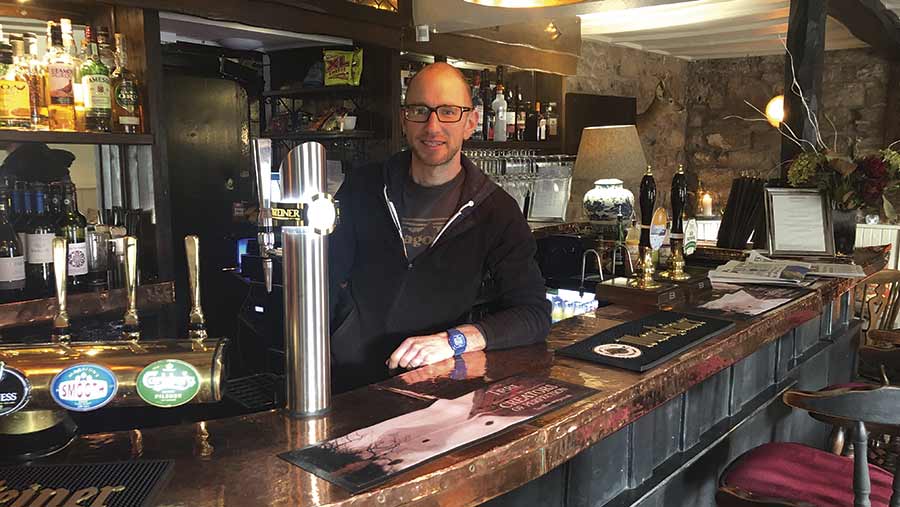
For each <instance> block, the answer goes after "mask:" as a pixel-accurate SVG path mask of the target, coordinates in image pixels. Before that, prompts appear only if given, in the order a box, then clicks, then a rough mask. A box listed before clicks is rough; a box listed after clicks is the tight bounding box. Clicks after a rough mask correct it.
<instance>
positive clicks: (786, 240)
mask: <svg viewBox="0 0 900 507" xmlns="http://www.w3.org/2000/svg"><path fill="white" fill-rule="evenodd" d="M765 207H766V225H767V228H768V230H767V236H768V238H767V239H768V242H769V255H773V256H784V257H834V230H833V228H832V222H831V203H830V202H829V200H828V198H827V197H826V196H825V195H824V194H823V193H822V192H820V191H819V190H818V189H812V188H809V189H808V188H777V187H776V188H766V189H765Z"/></svg>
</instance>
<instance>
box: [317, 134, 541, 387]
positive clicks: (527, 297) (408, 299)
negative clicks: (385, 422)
mask: <svg viewBox="0 0 900 507" xmlns="http://www.w3.org/2000/svg"><path fill="white" fill-rule="evenodd" d="M411 160H412V155H411V153H410V152H408V151H404V152H401V153H398V154H397V155H395V156H393V157H392V158H390V159H388V160H387V161H386V162H384V164H382V165H381V166H380V167H379V164H372V165H369V166H366V167H361V168H358V169H355V170H354V171H353V173H352V176H351V177H349V178H348V179H347V181H345V182H344V184H343V185H342V186H341V189H340V190H339V191H338V193H337V196H336V198H337V200H338V202H339V203H340V213H341V220H340V223H339V224H338V226H337V227H336V228H335V231H334V234H332V235H331V236H330V240H329V245H328V253H329V263H330V264H329V270H330V279H331V285H330V295H331V316H332V336H331V357H332V370H331V374H332V378H333V383H334V389H335V391H336V392H340V391H345V390H348V389H352V388H355V387H358V386H361V385H365V384H370V383H373V382H377V381H379V380H383V379H385V378H387V377H388V370H387V367H386V366H385V361H386V360H387V359H388V357H389V356H390V354H391V353H392V352H393V351H394V350H395V349H396V348H397V347H398V346H399V345H400V343H402V342H403V340H404V339H406V338H408V337H410V336H418V335H425V334H431V333H437V332H441V331H446V330H447V329H449V328H452V327H454V326H459V325H462V324H466V323H470V322H468V316H469V314H470V312H471V310H472V307H473V305H474V304H475V301H476V298H478V296H479V290H480V289H481V286H482V280H483V279H486V278H488V277H489V278H490V279H491V280H492V281H493V283H494V290H493V291H492V294H494V298H493V300H492V301H491V307H492V308H493V309H494V310H495V311H493V312H492V313H490V314H488V315H486V316H484V317H482V318H480V319H479V320H478V321H477V322H471V323H472V324H475V325H477V326H478V327H479V328H480V329H481V330H482V332H483V333H484V336H485V342H486V343H487V348H488V350H492V349H501V348H508V347H514V346H519V345H529V344H532V343H536V342H539V341H543V340H544V339H545V338H546V336H547V333H548V332H549V330H550V303H549V302H548V301H547V299H546V298H545V292H544V279H543V278H542V277H541V273H540V270H539V268H538V265H537V262H536V261H535V259H534V256H535V253H536V250H537V246H536V243H535V240H534V236H533V235H532V233H531V231H530V230H529V228H528V224H527V222H526V221H525V218H524V216H523V215H522V212H521V211H520V210H519V208H518V205H517V204H516V202H515V200H514V199H513V198H512V197H510V196H509V195H508V194H507V193H506V192H504V191H503V190H501V189H500V187H498V186H497V185H496V184H495V183H494V182H493V181H491V180H490V179H489V178H488V177H487V176H485V175H484V173H482V172H481V170H480V169H478V168H477V167H476V166H475V165H474V164H473V163H472V162H471V161H469V160H468V159H466V158H465V157H464V156H463V157H462V167H463V170H464V171H466V177H465V181H464V183H463V188H462V191H461V199H460V202H461V203H462V204H461V207H460V209H459V211H458V212H457V213H456V214H454V215H453V216H452V217H451V218H450V220H449V221H448V223H447V225H446V226H445V228H444V230H443V231H442V232H441V234H439V235H438V237H437V238H436V239H435V241H434V243H432V245H431V246H430V247H429V248H428V249H427V250H425V251H424V252H422V253H420V254H419V255H418V256H417V257H416V258H415V259H414V260H413V261H412V262H410V261H409V260H408V259H407V257H406V253H405V251H404V247H403V239H402V235H401V232H400V223H399V217H397V215H396V212H395V210H394V206H393V203H392V197H391V187H392V185H391V184H390V182H391V181H397V179H399V180H400V181H402V178H396V177H397V175H405V174H407V173H408V172H409V167H410V163H411ZM392 178H395V179H392Z"/></svg>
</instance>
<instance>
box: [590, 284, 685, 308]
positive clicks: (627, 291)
mask: <svg viewBox="0 0 900 507" xmlns="http://www.w3.org/2000/svg"><path fill="white" fill-rule="evenodd" d="M631 280H632V279H631V278H625V277H615V278H610V279H608V280H604V281H603V282H600V283H598V284H597V286H596V287H595V289H594V291H595V292H594V293H595V294H596V295H597V299H602V300H606V301H609V302H610V303H619V304H638V305H650V306H657V307H660V308H665V307H671V306H674V305H677V304H680V303H685V302H687V295H686V291H685V289H683V288H682V287H681V286H679V285H676V284H674V283H670V282H668V281H665V282H659V284H658V285H659V286H658V287H653V288H640V287H634V286H632V285H631V284H630V283H629V282H630V281H631Z"/></svg>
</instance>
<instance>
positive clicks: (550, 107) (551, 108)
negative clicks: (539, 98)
mask: <svg viewBox="0 0 900 507" xmlns="http://www.w3.org/2000/svg"><path fill="white" fill-rule="evenodd" d="M556 107H557V106H556V102H549V103H547V114H546V115H545V116H546V117H547V139H550V140H555V139H556V138H557V137H558V136H559V112H558V111H557V109H556Z"/></svg>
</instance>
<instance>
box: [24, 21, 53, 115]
mask: <svg viewBox="0 0 900 507" xmlns="http://www.w3.org/2000/svg"><path fill="white" fill-rule="evenodd" d="M22 36H23V37H24V38H25V45H26V46H28V72H27V74H26V78H27V79H28V93H29V94H30V100H29V106H30V107H31V128H33V129H35V130H48V129H50V119H49V118H48V117H47V66H46V65H44V62H43V61H42V60H41V58H40V57H39V56H38V44H37V35H36V34H33V33H24V34H22Z"/></svg>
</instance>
